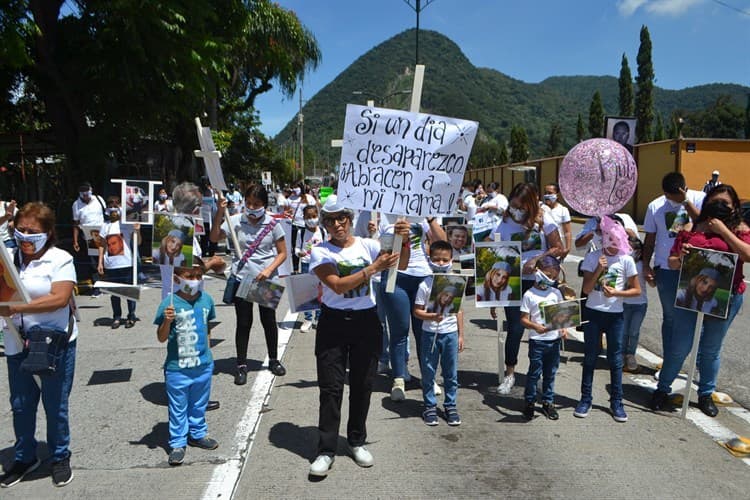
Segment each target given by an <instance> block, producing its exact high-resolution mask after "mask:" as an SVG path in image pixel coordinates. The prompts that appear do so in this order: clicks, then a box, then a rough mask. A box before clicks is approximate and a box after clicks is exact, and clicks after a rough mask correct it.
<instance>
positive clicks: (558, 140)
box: [547, 122, 562, 156]
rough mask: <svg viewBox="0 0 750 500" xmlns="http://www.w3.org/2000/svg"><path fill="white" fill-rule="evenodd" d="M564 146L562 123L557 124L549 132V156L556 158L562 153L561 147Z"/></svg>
mask: <svg viewBox="0 0 750 500" xmlns="http://www.w3.org/2000/svg"><path fill="white" fill-rule="evenodd" d="M561 145H562V126H561V125H560V123H558V122H555V123H553V124H552V127H551V128H550V131H549V139H548V140H547V155H549V156H554V155H556V154H558V153H559V152H560V146H561Z"/></svg>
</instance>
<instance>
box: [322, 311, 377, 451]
mask: <svg viewBox="0 0 750 500" xmlns="http://www.w3.org/2000/svg"><path fill="white" fill-rule="evenodd" d="M382 336H383V330H382V328H381V325H380V321H379V320H378V313H377V309H376V308H374V307H373V308H372V309H367V310H364V311H352V312H348V313H347V312H344V311H339V310H337V309H329V308H327V307H323V308H322V310H321V312H320V319H319V320H318V329H317V333H316V337H315V357H316V358H317V369H318V387H319V388H320V396H319V402H320V408H319V415H318V431H319V433H320V437H319V441H318V455H329V456H334V455H335V454H336V448H337V444H338V437H339V425H340V423H341V402H342V399H343V396H344V381H345V377H346V368H347V365H348V366H349V421H348V423H347V426H346V436H347V441H348V442H349V445H350V446H352V447H354V446H362V445H363V444H365V440H366V439H367V425H366V423H367V413H368V412H369V411H370V395H371V394H372V384H373V381H374V379H375V374H376V372H377V366H378V358H379V357H380V351H381V349H382Z"/></svg>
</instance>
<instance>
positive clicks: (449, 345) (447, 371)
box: [414, 240, 464, 426]
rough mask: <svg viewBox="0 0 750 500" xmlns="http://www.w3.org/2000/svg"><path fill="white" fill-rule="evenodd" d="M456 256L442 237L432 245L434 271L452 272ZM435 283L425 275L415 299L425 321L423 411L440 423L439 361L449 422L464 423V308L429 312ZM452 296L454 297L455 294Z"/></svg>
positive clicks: (433, 422)
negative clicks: (460, 405) (460, 402)
mask: <svg viewBox="0 0 750 500" xmlns="http://www.w3.org/2000/svg"><path fill="white" fill-rule="evenodd" d="M452 258H453V249H452V248H451V245H450V243H448V242H447V241H444V240H438V241H435V242H433V243H431V244H430V260H429V264H430V267H431V268H432V270H433V272H439V273H445V272H448V271H449V270H450V267H451V261H452ZM432 283H433V277H432V276H428V277H427V278H425V280H424V281H423V282H422V283H420V285H419V289H418V290H417V296H416V299H415V300H414V315H415V316H416V317H417V318H419V319H421V320H422V321H423V323H422V335H421V338H420V341H421V342H422V346H421V350H420V354H421V356H422V359H421V366H422V397H423V399H424V405H425V410H424V412H423V413H422V419H423V420H424V423H425V424H427V425H430V426H433V425H437V424H438V416H437V400H436V398H435V373H436V371H437V366H438V362H439V363H440V366H442V367H443V383H444V384H445V401H444V406H443V408H444V410H445V418H446V420H447V421H448V425H453V426H455V425H461V417H460V415H459V414H458V411H457V410H456V393H457V391H458V353H459V352H461V351H463V350H464V329H463V311H461V310H459V311H458V312H456V313H455V314H447V315H444V314H443V312H442V311H443V308H441V310H440V311H438V312H427V309H426V307H425V306H426V305H427V304H428V301H429V296H430V289H431V288H432ZM447 288H449V287H447ZM443 292H445V290H443ZM443 295H446V294H445V293H441V294H439V295H438V297H441V296H443ZM447 295H450V294H447ZM452 299H453V296H451V300H452Z"/></svg>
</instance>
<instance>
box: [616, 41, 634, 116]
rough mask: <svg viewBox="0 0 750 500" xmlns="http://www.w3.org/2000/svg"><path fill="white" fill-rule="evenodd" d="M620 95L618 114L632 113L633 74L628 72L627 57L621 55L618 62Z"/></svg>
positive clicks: (628, 114)
mask: <svg viewBox="0 0 750 500" xmlns="http://www.w3.org/2000/svg"><path fill="white" fill-rule="evenodd" d="M618 85H619V88H620V95H619V98H618V101H617V102H618V104H619V106H620V116H632V115H633V75H632V74H631V73H630V66H629V65H628V58H627V56H625V54H623V55H622V62H621V63H620V79H619V80H618Z"/></svg>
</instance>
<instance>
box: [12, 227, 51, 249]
mask: <svg viewBox="0 0 750 500" xmlns="http://www.w3.org/2000/svg"><path fill="white" fill-rule="evenodd" d="M13 236H14V238H15V240H16V244H17V245H18V246H19V248H20V246H21V243H32V244H33V245H34V253H37V252H40V251H41V250H42V248H44V245H46V244H47V233H38V234H24V233H22V232H20V231H19V230H18V229H16V230H15V232H14V233H13Z"/></svg>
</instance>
